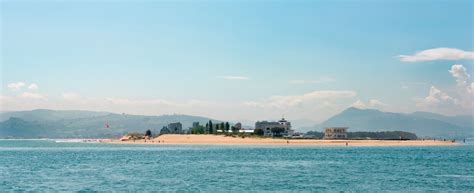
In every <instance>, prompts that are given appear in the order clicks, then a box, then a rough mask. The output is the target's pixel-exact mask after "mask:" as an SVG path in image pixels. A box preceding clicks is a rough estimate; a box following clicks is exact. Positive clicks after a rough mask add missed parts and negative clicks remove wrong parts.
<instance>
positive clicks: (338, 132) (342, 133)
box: [324, 127, 349, 139]
mask: <svg viewBox="0 0 474 193" xmlns="http://www.w3.org/2000/svg"><path fill="white" fill-rule="evenodd" d="M347 129H349V128H347V127H327V128H324V139H347Z"/></svg>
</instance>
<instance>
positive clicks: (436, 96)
mask: <svg viewBox="0 0 474 193" xmlns="http://www.w3.org/2000/svg"><path fill="white" fill-rule="evenodd" d="M425 101H426V102H427V103H428V104H434V105H438V104H440V103H446V102H448V103H453V104H455V103H456V100H455V99H454V98H453V97H451V96H449V95H448V94H447V93H445V92H442V91H441V90H439V89H438V88H436V87H435V86H431V88H430V93H429V94H428V96H427V97H426V98H425Z"/></svg>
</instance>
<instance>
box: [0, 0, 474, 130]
mask: <svg viewBox="0 0 474 193" xmlns="http://www.w3.org/2000/svg"><path fill="white" fill-rule="evenodd" d="M472 10H473V3H472V1H390V2H378V1H257V2H250V1H196V2H193V1H179V2H170V1H142V2H126V1H122V2H113V1H107V2H105V1H96V2H93V1H75V2H67V3H66V2H62V3H58V2H56V3H54V2H41V1H40V2H33V1H32V2H28V1H22V2H14V1H2V3H1V29H2V30H1V37H2V38H1V45H2V47H1V53H2V60H1V72H2V73H1V76H2V78H1V81H2V88H1V89H2V90H1V96H2V98H1V99H2V109H3V110H27V109H34V108H53V109H87V110H106V111H114V112H125V113H135V114H170V113H181V114H199V115H203V116H211V117H216V118H220V119H248V120H255V119H276V118H278V116H281V115H282V114H285V116H287V117H289V118H293V119H311V120H314V121H320V120H324V119H325V118H327V117H329V116H331V115H333V114H335V113H337V112H339V111H342V110H343V109H345V108H347V107H349V106H357V107H361V108H376V109H381V110H386V111H396V112H413V111H418V110H423V111H432V112H438V113H443V114H469V113H472V109H473V108H472V89H471V88H470V85H471V83H472V79H471V77H472V68H473V56H472V55H473V54H472V51H473V44H474V39H473V34H474V32H473V26H474V21H473V11H472ZM439 48H450V49H451V50H449V49H448V50H446V49H445V50H443V49H439ZM433 49H434V50H433ZM424 50H433V52H430V53H431V55H430V54H429V57H432V58H430V59H414V60H415V61H410V62H407V61H402V60H401V58H400V57H397V56H399V55H410V56H413V57H415V54H416V53H417V52H422V51H424ZM453 53H454V55H455V57H450V56H451V55H453ZM450 54H451V55H450ZM438 55H441V56H440V57H436V56H438ZM433 57H434V59H433ZM454 64H460V65H462V68H456V69H458V71H456V72H458V73H461V76H462V77H461V79H462V78H463V77H464V79H466V77H467V80H466V81H465V82H467V83H466V84H465V85H464V86H463V85H460V84H462V83H459V82H456V80H458V79H459V76H457V77H458V79H456V76H455V73H454V72H453V73H451V72H449V70H452V68H454ZM458 67H459V66H458ZM464 79H463V80H464ZM18 83H23V84H24V86H21V84H18ZM31 84H35V85H36V87H37V88H34V87H35V86H33V88H32V89H28V87H29V86H31ZM466 85H467V87H466ZM433 87H435V90H433ZM463 89H467V90H463ZM436 90H438V91H440V93H441V94H439V93H438V95H436V93H437V92H434V91H436ZM466 93H468V94H466ZM443 94H445V95H446V96H448V97H449V98H451V99H452V100H451V99H449V98H447V97H443V96H444V95H443ZM435 95H436V96H435ZM430 96H432V97H431V98H430ZM436 97H438V98H436ZM434 99H436V100H434ZM433 101H434V102H433ZM434 103H436V104H434Z"/></svg>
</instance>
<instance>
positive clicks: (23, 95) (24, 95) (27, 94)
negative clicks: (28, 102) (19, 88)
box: [20, 92, 45, 99]
mask: <svg viewBox="0 0 474 193" xmlns="http://www.w3.org/2000/svg"><path fill="white" fill-rule="evenodd" d="M20 97H21V98H25V99H45V96H43V95H42V94H39V93H31V92H24V93H21V95H20Z"/></svg>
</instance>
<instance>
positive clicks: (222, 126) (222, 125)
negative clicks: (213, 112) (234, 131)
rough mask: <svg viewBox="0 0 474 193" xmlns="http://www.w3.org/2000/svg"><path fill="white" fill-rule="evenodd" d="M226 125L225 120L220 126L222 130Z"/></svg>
mask: <svg viewBox="0 0 474 193" xmlns="http://www.w3.org/2000/svg"><path fill="white" fill-rule="evenodd" d="M224 127H225V125H224V122H222V123H221V126H219V128H220V129H221V130H224Z"/></svg>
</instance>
